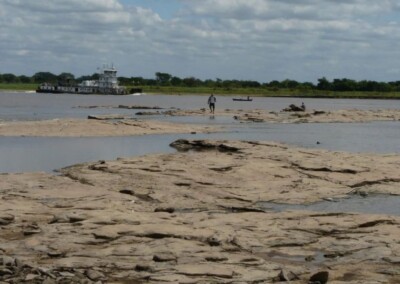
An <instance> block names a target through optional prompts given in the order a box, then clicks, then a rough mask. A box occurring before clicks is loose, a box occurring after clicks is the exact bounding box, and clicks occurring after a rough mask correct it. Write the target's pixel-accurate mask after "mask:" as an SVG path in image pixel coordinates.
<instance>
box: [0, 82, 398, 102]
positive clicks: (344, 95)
mask: <svg viewBox="0 0 400 284" xmlns="http://www.w3.org/2000/svg"><path fill="white" fill-rule="evenodd" d="M36 87H37V85H35V86H34V87H30V86H28V87H26V88H18V87H14V88H4V86H0V92H29V93H36ZM128 88H131V87H129V86H128ZM189 89H190V88H184V89H182V90H172V91H171V90H168V88H167V87H164V88H163V87H158V88H145V87H143V93H146V94H148V95H182V96H185V95H199V96H208V95H209V94H211V93H214V94H216V95H218V96H243V97H247V96H250V97H270V98H303V99H313V98H314V99H371V100H399V99H400V92H389V93H385V92H364V93H363V92H359V91H355V92H351V91H345V92H335V91H326V92H320V93H318V92H317V93H312V92H311V93H308V94H307V92H306V91H304V93H303V94H299V91H296V90H294V91H290V90H289V91H288V90H280V91H258V92H257V91H256V92H253V91H244V92H243V91H242V90H240V89H239V90H224V89H221V90H215V89H207V90H201V91H190V90H189ZM128 95H129V94H128ZM100 96H104V95H100Z"/></svg>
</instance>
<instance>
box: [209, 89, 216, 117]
mask: <svg viewBox="0 0 400 284" xmlns="http://www.w3.org/2000/svg"><path fill="white" fill-rule="evenodd" d="M216 102H217V99H216V97H214V94H211V96H210V97H209V98H208V106H209V107H210V112H211V113H214V110H215V103H216Z"/></svg>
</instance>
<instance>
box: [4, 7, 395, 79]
mask: <svg viewBox="0 0 400 284" xmlns="http://www.w3.org/2000/svg"><path fill="white" fill-rule="evenodd" d="M399 44H400V1H398V0H379V1H377V0H67V1H66V0H35V1H32V0H0V73H3V74H4V73H13V74H15V75H27V76H32V75H33V74H35V73H36V72H52V73H54V74H60V73H62V72H68V73H72V74H74V75H75V76H76V77H78V76H82V75H91V74H93V73H95V72H97V68H99V67H102V66H104V65H114V66H115V67H116V68H117V70H118V76H126V77H144V78H155V73H156V72H165V73H169V74H171V75H173V76H178V77H180V78H186V77H195V78H199V79H202V80H205V79H213V80H215V79H217V78H218V79H222V80H233V79H237V80H255V81H259V82H270V81H273V80H278V81H282V80H285V79H290V80H296V81H299V82H314V83H315V82H317V81H318V79H319V78H322V77H325V78H327V79H328V80H333V79H335V78H349V79H354V80H374V81H385V82H388V81H397V80H400V47H399Z"/></svg>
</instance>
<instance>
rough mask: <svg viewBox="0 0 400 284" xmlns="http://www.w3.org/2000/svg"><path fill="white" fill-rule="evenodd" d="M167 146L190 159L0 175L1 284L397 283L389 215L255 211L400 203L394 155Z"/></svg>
mask: <svg viewBox="0 0 400 284" xmlns="http://www.w3.org/2000/svg"><path fill="white" fill-rule="evenodd" d="M175 144H176V145H184V148H186V150H189V151H186V152H177V153H174V154H160V155H149V156H142V157H136V158H119V159H117V160H115V161H99V162H92V163H85V164H80V165H74V166H71V167H68V168H65V169H62V170H61V172H60V174H59V175H50V174H45V173H24V174H3V175H0V190H1V198H0V220H1V223H0V226H1V230H0V282H6V283H7V282H8V283H21V282H24V281H25V282H28V283H127V282H130V283H274V282H277V281H278V282H282V283H283V282H289V281H290V283H295V284H300V283H302V284H303V283H309V282H310V283H317V282H319V283H344V282H345V283H350V284H359V283H398V282H399V280H400V273H399V271H398V269H397V265H398V263H399V258H400V245H399V243H398V241H397V240H398V236H399V235H400V217H399V216H387V215H372V214H357V213H354V212H349V213H346V212H343V213H331V212H311V211H306V210H290V211H283V212H275V211H272V210H270V209H268V208H265V207H263V206H262V204H261V203H260V201H273V202H280V203H288V204H306V203H310V202H314V201H318V200H321V199H324V198H334V197H342V196H346V195H347V194H349V193H353V192H354V190H355V189H357V190H360V191H363V192H366V193H373V192H380V193H391V194H397V195H399V194H400V192H399V190H398V188H399V181H398V180H396V179H397V178H398V168H399V166H400V157H399V156H398V155H373V154H362V155H361V154H349V153H342V152H329V151H322V150H310V149H300V148H293V147H289V146H287V145H283V144H278V143H268V142H238V141H208V140H204V141H203V140H194V141H192V140H180V141H177V142H176V143H175ZM226 149H230V150H229V151H226ZM81 181H85V182H81ZM366 181H375V182H376V181H380V182H381V183H380V184H376V183H374V184H371V183H368V182H366ZM355 185H358V187H357V188H355V187H354V186H355ZM328 278H329V279H328ZM327 281H328V282H327Z"/></svg>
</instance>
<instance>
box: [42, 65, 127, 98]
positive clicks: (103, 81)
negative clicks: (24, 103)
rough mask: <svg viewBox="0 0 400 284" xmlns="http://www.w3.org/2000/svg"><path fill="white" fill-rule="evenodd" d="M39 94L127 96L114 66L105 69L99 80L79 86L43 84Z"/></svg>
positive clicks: (84, 82) (87, 81)
mask: <svg viewBox="0 0 400 284" xmlns="http://www.w3.org/2000/svg"><path fill="white" fill-rule="evenodd" d="M36 92H37V93H70V94H101V95H127V94H128V92H127V90H126V89H125V87H123V86H119V85H118V79H117V70H116V69H115V68H114V66H111V67H104V68H103V70H102V73H100V74H99V80H86V81H83V82H81V83H80V84H78V85H71V84H57V85H54V84H49V83H43V84H41V85H40V86H39V87H38V88H37V90H36Z"/></svg>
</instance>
